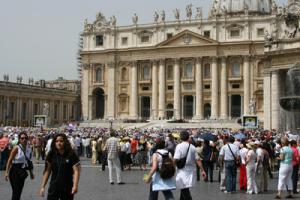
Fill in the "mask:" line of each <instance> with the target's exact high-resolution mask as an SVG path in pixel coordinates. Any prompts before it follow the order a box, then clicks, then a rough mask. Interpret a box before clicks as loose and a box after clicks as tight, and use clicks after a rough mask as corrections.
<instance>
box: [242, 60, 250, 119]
mask: <svg viewBox="0 0 300 200" xmlns="http://www.w3.org/2000/svg"><path fill="white" fill-rule="evenodd" d="M243 68H244V69H243V78H244V115H249V114H251V113H250V112H249V103H250V97H251V91H250V86H251V85H250V61H249V56H244V64H243Z"/></svg>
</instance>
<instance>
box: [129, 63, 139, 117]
mask: <svg viewBox="0 0 300 200" xmlns="http://www.w3.org/2000/svg"><path fill="white" fill-rule="evenodd" d="M130 117H131V118H133V119H137V118H138V74H137V62H136V61H134V62H132V67H131V95H130Z"/></svg>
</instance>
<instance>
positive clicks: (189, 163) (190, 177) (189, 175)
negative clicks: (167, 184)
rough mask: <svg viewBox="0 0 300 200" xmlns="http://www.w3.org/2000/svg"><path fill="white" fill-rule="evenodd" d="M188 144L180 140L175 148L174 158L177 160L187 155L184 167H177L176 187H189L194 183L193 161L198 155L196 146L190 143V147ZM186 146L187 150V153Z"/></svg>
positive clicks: (197, 158) (194, 170) (194, 169)
mask: <svg viewBox="0 0 300 200" xmlns="http://www.w3.org/2000/svg"><path fill="white" fill-rule="evenodd" d="M189 145H190V144H189V143H188V142H182V143H180V144H178V145H177V146H176V149H175V154H174V159H176V160H179V159H181V158H184V157H185V156H186V155H187V159H186V163H185V166H184V168H182V169H177V175H176V187H177V188H178V189H183V188H191V187H193V186H194V185H195V183H196V175H195V172H196V166H195V161H196V160H199V159H200V157H199V155H198V153H197V152H196V148H195V147H194V145H192V144H191V145H190V148H189ZM188 148H189V151H188V153H187V150H188Z"/></svg>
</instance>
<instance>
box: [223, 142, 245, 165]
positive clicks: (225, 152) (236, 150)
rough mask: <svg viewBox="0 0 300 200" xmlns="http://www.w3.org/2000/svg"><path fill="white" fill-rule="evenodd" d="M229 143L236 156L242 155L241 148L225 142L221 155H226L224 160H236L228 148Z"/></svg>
mask: <svg viewBox="0 0 300 200" xmlns="http://www.w3.org/2000/svg"><path fill="white" fill-rule="evenodd" d="M228 145H230V148H231V151H232V153H233V154H234V155H235V157H236V158H237V157H238V156H240V151H239V148H238V147H237V146H236V145H234V144H225V145H224V146H223V147H222V148H221V150H220V156H224V161H234V157H233V155H232V153H231V151H230V149H229V148H228Z"/></svg>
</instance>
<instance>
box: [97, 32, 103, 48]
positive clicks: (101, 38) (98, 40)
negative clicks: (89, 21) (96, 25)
mask: <svg viewBox="0 0 300 200" xmlns="http://www.w3.org/2000/svg"><path fill="white" fill-rule="evenodd" d="M96 46H103V35H97V36H96Z"/></svg>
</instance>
